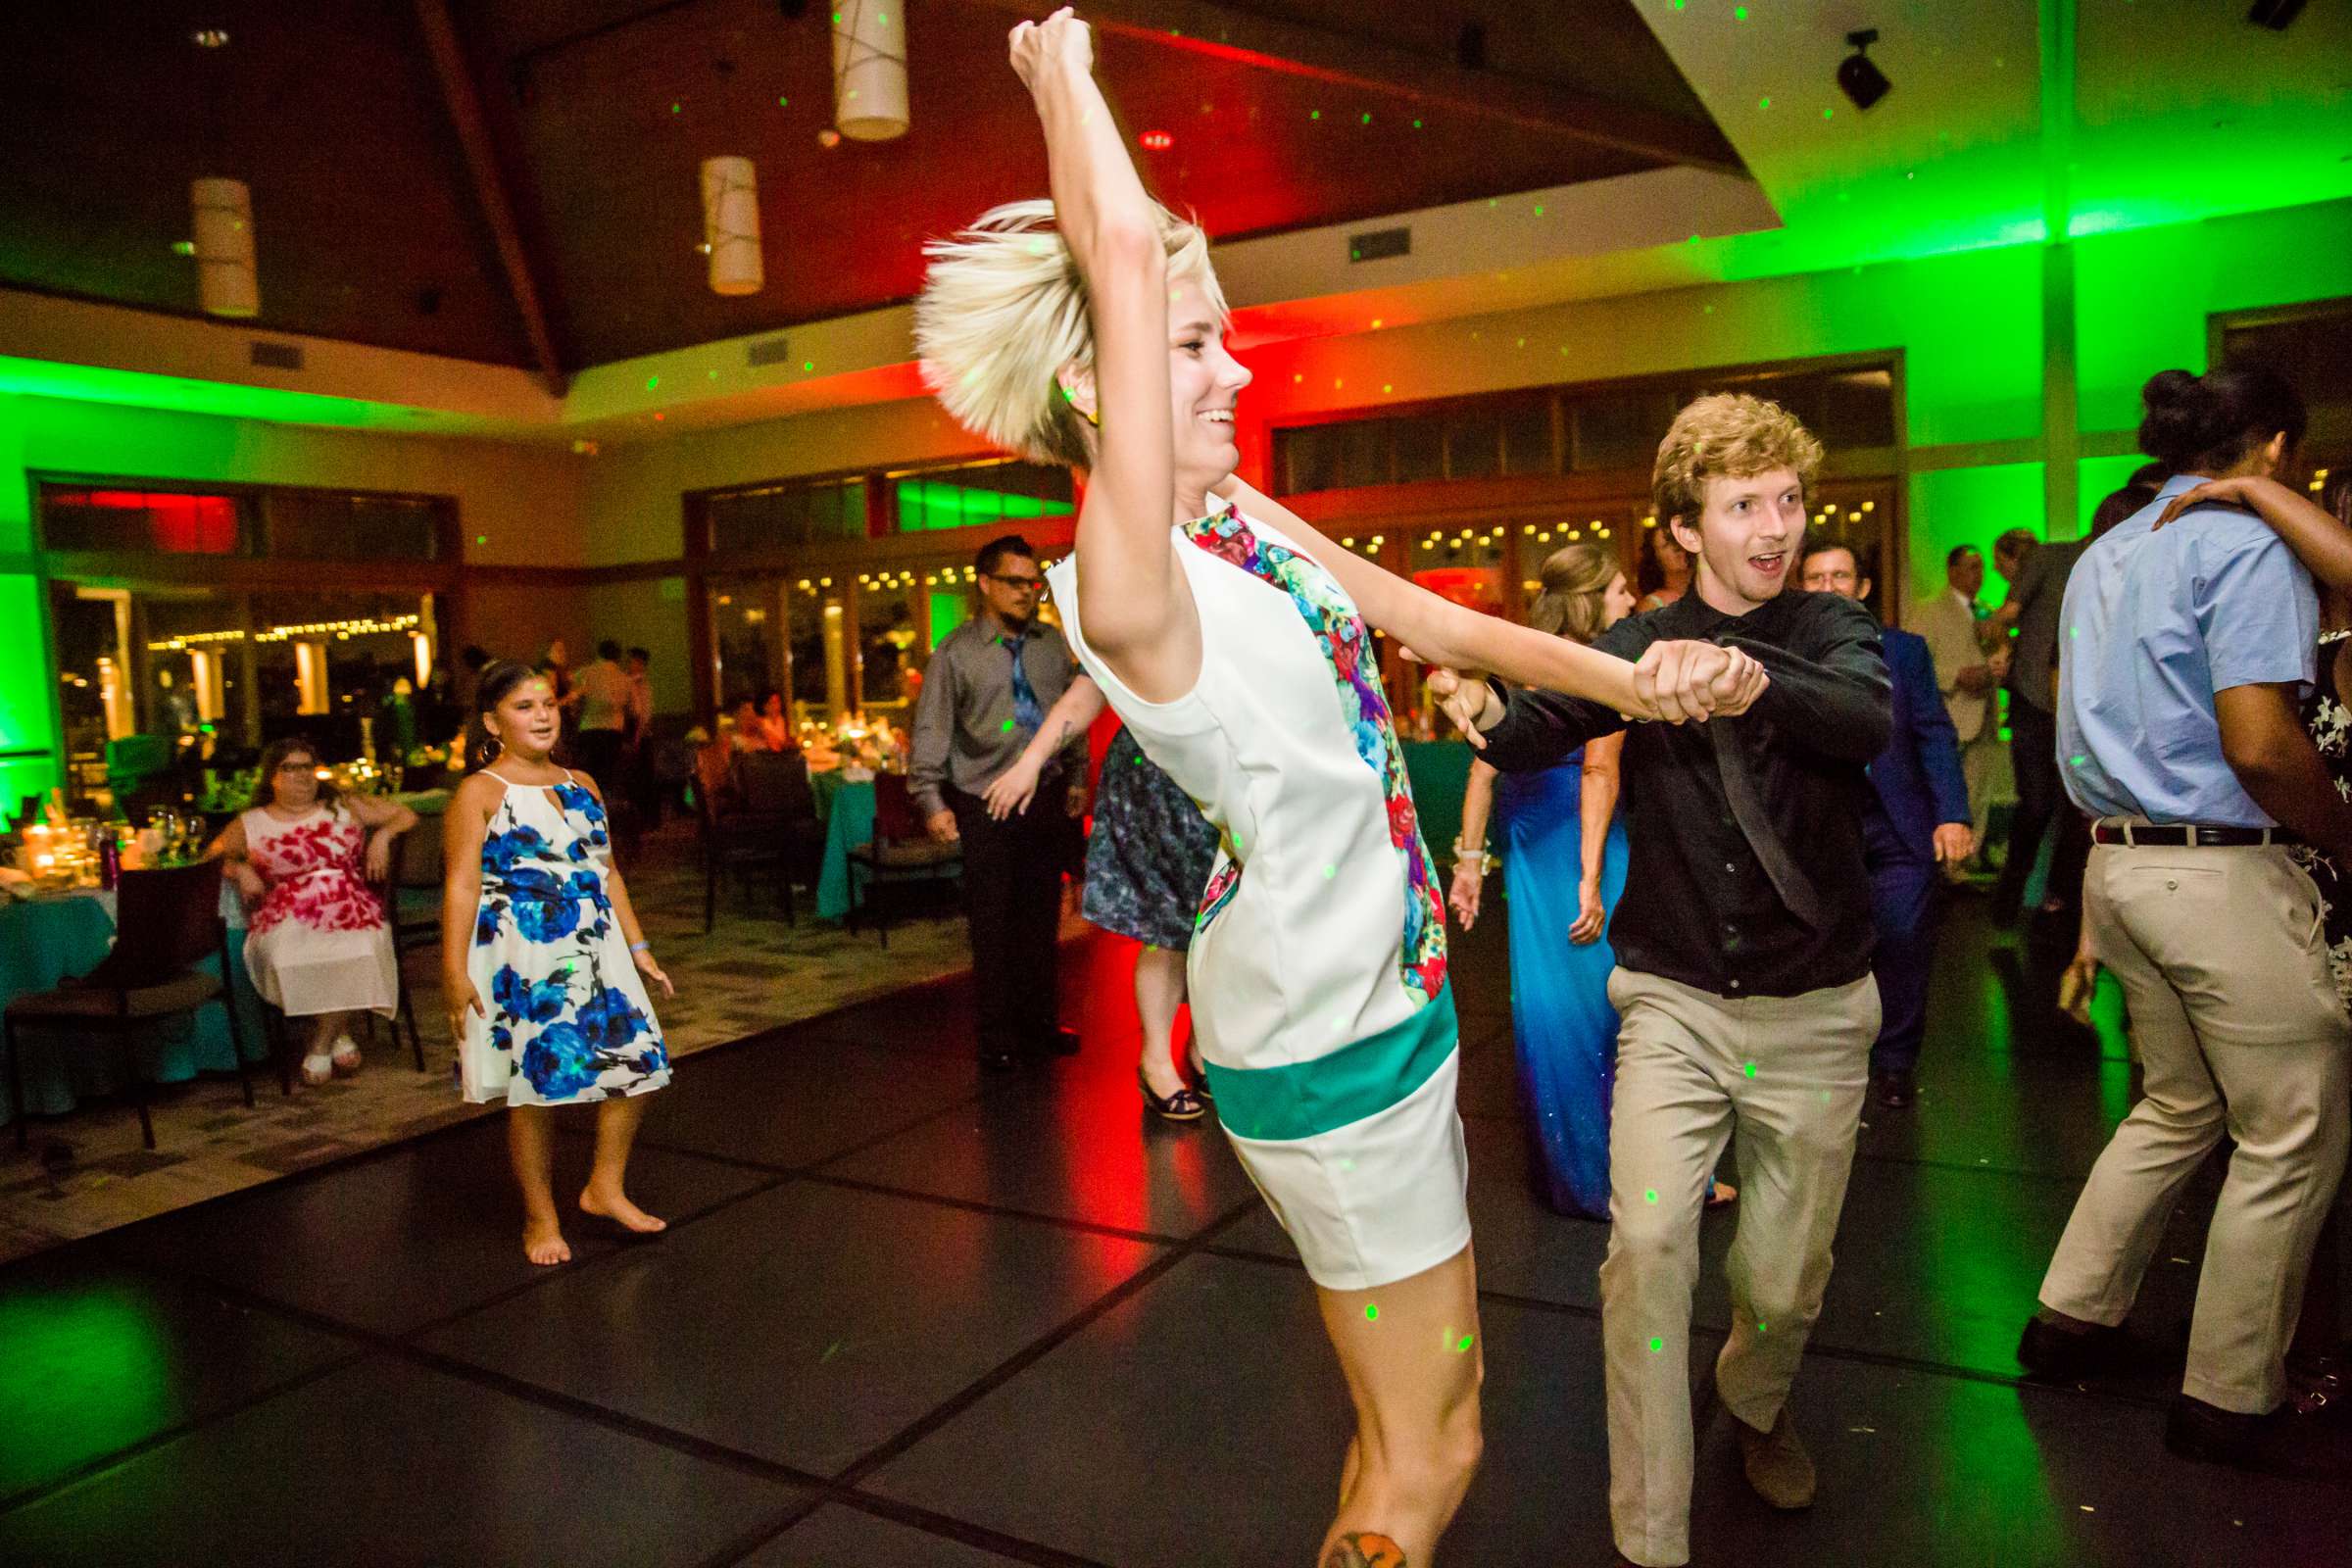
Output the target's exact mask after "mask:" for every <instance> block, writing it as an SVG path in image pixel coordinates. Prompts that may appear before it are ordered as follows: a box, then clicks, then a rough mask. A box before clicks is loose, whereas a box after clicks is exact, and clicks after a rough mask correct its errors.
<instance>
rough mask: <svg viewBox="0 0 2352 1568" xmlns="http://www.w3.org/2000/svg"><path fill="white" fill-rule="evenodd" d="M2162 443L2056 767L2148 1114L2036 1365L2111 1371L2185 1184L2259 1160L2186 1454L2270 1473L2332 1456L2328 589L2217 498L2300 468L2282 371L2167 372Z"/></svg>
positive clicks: (2249, 1170)
mask: <svg viewBox="0 0 2352 1568" xmlns="http://www.w3.org/2000/svg"><path fill="white" fill-rule="evenodd" d="M2145 396H2146V398H2147V404H2148V417H2147V418H2146V420H2145V421H2144V422H2143V423H2142V424H2141V425H2140V431H2139V439H2140V446H2141V449H2142V450H2143V451H2145V452H2147V453H2148V455H2149V456H2151V457H2153V458H2155V459H2157V460H2158V461H2159V462H2161V463H2163V464H2164V465H2165V466H2166V468H2167V469H2168V470H2169V471H2171V472H2172V473H2174V474H2175V475H2176V476H2177V477H2175V478H2173V479H2172V480H2170V481H2169V482H2168V483H2166V484H2165V486H2164V487H2163V490H2162V491H2161V493H2160V494H2159V497H2158V499H2157V500H2156V501H2155V502H2154V503H2152V504H2151V505H2149V506H2147V507H2144V508H2142V509H2141V510H2140V511H2139V512H2137V513H2135V514H2133V515H2131V516H2130V517H2128V518H2126V519H2125V520H2124V521H2123V522H2121V523H2119V524H2117V525H2116V527H2115V528H2113V529H2112V530H2111V531H2109V532H2108V533H2107V535H2106V536H2105V537H2103V538H2101V539H2100V540H2098V542H2097V543H2095V544H2093V545H2092V546H2091V547H2090V548H2089V550H2088V551H2086V552H2085V553H2084V554H2083V556H2082V562H2081V564H2079V565H2078V566H2077V567H2076V569H2075V572H2074V576H2073V578H2072V580H2071V581H2070V583H2069V584H2068V587H2067V592H2066V601H2065V605H2064V609H2063V610H2062V612H2061V616H2060V625H2061V628H2062V635H2061V637H2060V653H2059V678H2058V744H2059V753H2058V762H2059V771H2060V773H2061V774H2062V775H2063V777H2064V779H2065V781H2066V789H2067V793H2068V794H2069V795H2071V796H2072V797H2073V798H2074V800H2075V802H2076V804H2077V805H2079V806H2081V807H2082V809H2083V810H2085V811H2086V812H2089V813H2091V814H2092V815H2094V816H2096V817H2098V818H2099V821H2098V824H2097V825H2096V826H2095V827H2094V828H2093V829H2092V834H2091V837H2092V840H2093V845H2094V847H2093V849H2092V850H2091V854H2090V863H2089V866H2088V868H2087V870H2086V871H2085V873H2084V875H2083V879H2082V881H2083V887H2082V906H2083V939H2084V942H2085V944H2086V946H2087V947H2088V948H2089V949H2090V951H2091V952H2092V953H2094V954H2095V955H2096V957H2097V959H2098V961H2100V962H2102V963H2104V964H2105V965H2106V966H2107V967H2108V968H2109V969H2110V970H2112V971H2113V972H2114V974H2115V977H2116V979H2117V980H2118V981H2119V982H2121V983H2122V986H2123V990H2124V1000H2125V1003H2126V1005H2127V1006H2128V1007H2129V1008H2130V1011H2131V1033H2132V1038H2133V1041H2134V1043H2135V1044H2136V1045H2137V1046H2138V1048H2139V1056H2140V1062H2141V1066H2142V1068H2143V1076H2142V1085H2143V1098H2142V1099H2141V1100H2140V1101H2139V1103H2137V1104H2135V1105H2133V1106H2132V1108H2131V1114H2130V1115H2129V1116H2127V1117H2125V1118H2124V1122H2123V1125H2122V1126H2120V1127H2118V1128H2117V1129H2116V1131H2115V1137H2114V1139H2113V1140H2112V1141H2111V1142H2110V1143H2109V1144H2108V1146H2107V1148H2106V1150H2105V1152H2102V1153H2101V1154H2100V1155H2099V1159H2098V1163H2097V1164H2096V1165H2095V1166H2094V1167H2092V1170H2091V1173H2090V1179H2089V1180H2088V1181H2087V1182H2086V1183H2084V1185H2083V1188H2082V1197H2081V1199H2079V1200H2078V1201H2076V1204H2075V1211H2074V1214H2073V1216H2072V1217H2071V1218H2070V1219H2069V1220H2068V1221H2067V1226H2066V1234H2065V1236H2064V1237H2063V1238H2061V1240H2060V1241H2059V1243H2058V1250H2057V1252H2056V1254H2055V1255H2053V1256H2052V1257H2051V1259H2050V1267H2049V1272H2048V1274H2047V1275H2045V1276H2044V1278H2043V1280H2042V1284H2041V1293H2040V1294H2041V1311H2040V1312H2039V1313H2038V1314H2036V1315H2035V1317H2034V1320H2033V1321H2031V1322H2029V1323H2028V1324H2027V1325H2026V1333H2025V1338H2024V1340H2023V1341H2022V1342H2021V1343H2020V1344H2019V1346H2018V1352H2017V1354H2018V1359H2019V1360H2020V1361H2022V1362H2024V1363H2025V1365H2026V1366H2027V1368H2028V1369H2029V1370H2031V1371H2032V1372H2034V1373H2035V1374H2036V1375H2039V1376H2042V1377H2050V1378H2058V1379H2065V1380H2070V1381H2071V1380H2073V1379H2075V1378H2078V1377H2082V1376H2083V1375H2085V1374H2091V1373H2095V1372H2097V1371H2099V1370H2101V1369H2102V1368H2103V1367H2104V1366H2106V1365H2111V1364H2112V1363H2113V1361H2114V1360H2115V1355H2116V1350H2117V1348H2118V1346H2119V1344H2120V1342H2122V1341H2123V1339H2124V1330H2123V1326H2122V1325H2123V1323H2124V1320H2125V1318H2126V1317H2128V1316H2129V1315H2130V1313H2131V1305H2132V1302H2133V1299H2135V1298H2136V1297H2137V1295H2138V1293H2139V1285H2140V1280H2141V1278H2142V1277H2143V1276H2144V1275H2145V1273H2146V1271H2147V1266H2148V1262H2149V1260H2150V1258H2151V1256H2152V1255H2153V1253H2154V1251H2155V1249H2156V1245H2157V1243H2158V1242H2159V1241H2160V1240H2162V1238H2163V1236H2164V1231H2165V1226H2166V1223H2167V1222H2168V1220H2169V1219H2170V1218H2171V1216H2172V1211H2173V1206H2174V1203H2175V1202H2176V1201H2177V1200H2178V1199H2179V1197H2180V1191H2181V1188H2182V1187H2183V1186H2185V1185H2186V1183H2187V1181H2188V1179H2189V1178H2190V1177H2191V1176H2192V1175H2193V1174H2195V1172H2196V1169H2197V1167H2198V1166H2199V1165H2200V1164H2202V1163H2203V1162H2204V1160H2205V1158H2206V1156H2207V1155H2208V1154H2210V1153H2211V1152H2213V1151H2214V1149H2215V1148H2216V1147H2218V1146H2219V1145H2220V1143H2221V1142H2222V1139H2223V1137H2224V1136H2225V1134H2226V1135H2228V1136H2229V1137H2230V1138H2232V1139H2234V1140H2235V1141H2236V1145H2237V1147H2236V1149H2235V1151H2234V1152H2232V1153H2231V1155H2230V1159H2229V1177H2228V1179H2227V1180H2226V1181H2225V1182H2224V1183H2223V1186H2222V1192H2221V1196H2220V1198H2219V1200H2218V1201H2216V1202H2215V1204H2214V1211H2213V1222H2212V1226H2211V1228H2210V1229H2209V1231H2208V1232H2207V1236H2206V1244H2205V1267H2204V1272H2203V1274H2202V1276H2201V1277H2200V1279H2199V1281H2198V1285H2197V1308H2196V1316H2195V1318H2194V1319H2193V1320H2192V1322H2191V1325H2190V1329H2189V1343H2188V1368H2187V1375H2186V1376H2185V1378H2184V1379H2183V1380H2182V1383H2181V1393H2180V1397H2179V1398H2178V1399H2177V1400H2176V1401H2175V1402H2174V1405H2173V1409H2172V1412H2171V1415H2170V1417H2169V1418H2168V1419H2167V1421H2166V1424H2165V1446H2167V1447H2169V1448H2171V1449H2172V1450H2173V1451H2174V1452H2176V1453H2180V1454H2183V1455H2186V1456H2188V1457H2191V1458H2198V1459H2208V1460H2215V1461H2219V1462H2222V1463H2228V1464H2234V1465H2238V1466H2241V1467H2244V1468H2249V1469H2262V1470H2273V1469H2288V1470H2300V1469H2305V1468H2309V1467H2310V1465H2311V1457H2310V1447H2311V1445H2310V1441H2309V1434H2308V1433H2307V1432H2298V1431H2296V1430H2294V1429H2293V1427H2292V1425H2291V1423H2290V1421H2289V1420H2288V1419H2287V1417H2288V1415H2289V1411H2288V1409H2287V1407H2286V1404H2285V1366H2284V1361H2285V1352H2286V1346H2287V1341H2288V1338H2289V1337H2290V1335H2291V1334H2292V1332H2293V1329H2294V1321H2295V1312H2296V1309H2297V1306H2298V1303H2299V1302H2300V1300H2301V1298H2302V1293H2303V1284H2304V1279H2305V1277H2306V1275H2307V1273H2308V1271H2309V1268H2310V1262H2311V1250H2312V1246H2313V1244H2314V1243H2315V1242H2316V1241H2317V1240H2318V1239H2319V1233H2320V1229H2321V1227H2322V1225H2323V1224H2324V1223H2325V1222H2326V1219H2327V1211H2328V1208H2329V1206H2330V1204H2331V1202H2332V1201H2333V1198H2334V1194H2335V1186H2336V1180H2337V1178H2338V1177H2339V1176H2340V1175H2341V1173H2342V1171H2343V1166H2344V1153H2345V1148H2346V1144H2347V1140H2348V1136H2352V1129H2348V1125H2347V1124H2348V1122H2352V1117H2348V1115H2347V1100H2348V1099H2352V1025H2348V1024H2347V1022H2346V1019H2345V1015H2344V1010H2343V1008H2342V1006H2341V1005H2339V1004H2338V1002H2337V1001H2336V997H2335V990H2334V985H2333V982H2332V981H2331V979H2330V978H2329V975H2328V969H2327V954H2326V949H2325V946H2324V944H2323V941H2322V939H2321V935H2320V912H2321V902H2320V895H2319V890H2318V888H2317V887H2316V886H2314V884H2313V883H2312V880H2311V878H2310V876H2309V875H2308V874H2306V873H2305V872H2304V870H2303V869H2302V867H2300V866H2299V865H2297V864H2296V863H2295V861H2294V860H2293V858H2291V856H2290V855H2289V852H2288V850H2287V848H2286V847H2285V846H2286V842H2288V841H2290V840H2291V839H2294V838H2300V839H2301V840H2303V841H2304V842H2306V843H2309V844H2313V845H2316V846H2318V847H2319V848H2321V849H2323V850H2326V851H2327V852H2329V853H2331V854H2345V853H2352V806H2347V805H2346V803H2345V802H2343V801H2342V800H2341V799H2340V798H2338V796H2337V795H2336V792H2335V789H2334V787H2333V786H2332V785H2331V784H2330V783H2329V782H2328V777H2327V769H2326V768H2325V766H2324V765H2323V764H2322V763H2321V760H2320V756H2319V753H2318V751H2317V749H2316V748H2315V747H2314V746H2313V745H2312V741H2311V738H2310V736H2309V735H2308V734H2307V733H2306V732H2305V731H2304V729H2303V726H2302V722H2301V718H2300V713H2299V708H2300V704H2301V700H2302V698H2303V695H2304V694H2305V692H2306V691H2307V689H2308V688H2309V686H2310V684H2311V682H2312V679H2313V677H2314V675H2315V673H2316V670H2315V665H2316V662H2317V660H2316V657H2315V655H2316V649H2317V646H2318V637H2319V603H2318V598H2317V596H2316V595H2315V594H2314V592H2313V589H2312V583H2311V579H2310V577H2309V575H2308V574H2307V573H2306V572H2305V571H2304V569H2303V567H2302V565H2301V564H2299V563H2298V562H2297V561H2296V560H2295V559H2294V557H2293V556H2292V555H2291V554H2290V553H2289V552H2288V551H2287V549H2286V547H2285V545H2284V544H2283V543H2282V542H2281V541H2280V540H2279V538H2278V536H2277V535H2276V534H2275V533H2273V532H2272V530H2271V528H2270V526H2269V525H2268V524H2267V523H2265V522H2263V521H2262V520H2261V519H2259V518H2258V517H2255V516H2252V515H2248V514H2246V513H2243V512H2240V511H2236V510H2234V509H2231V508H2229V507H2221V506H2212V505H2198V506H2195V507H2191V508H2189V509H2187V510H2186V511H2184V512H2182V513H2181V514H2180V515H2179V516H2178V517H2177V518H2175V519H2174V520H2173V521H2171V522H2170V523H2165V524H2164V525H2163V526H2162V527H2159V526H2158V524H2159V523H2160V521H2161V519H2162V518H2163V517H2164V515H2165V513H2166V511H2167V509H2168V508H2169V507H2170V505H2171V503H2172V502H2173V500H2174V499H2175V498H2176V497H2179V496H2182V495H2185V494H2186V493H2187V492H2188V491H2190V490H2192V489H2194V488H2195V487H2197V486H2198V485H2200V484H2202V483H2204V482H2206V481H2207V480H2215V479H2248V478H2253V477H2257V476H2259V477H2263V478H2269V477H2271V476H2273V475H2275V474H2277V473H2278V471H2279V470H2280V469H2290V470H2291V468H2292V466H2293V456H2294V449H2295V446H2296V445H2297V443H2298V442H2299V441H2300V439H2301V437H2302V434H2303V425H2304V416H2303V407H2302V403H2301V400H2300V399H2298V398H2297V397H2296V396H2295V394H2294V391H2293V389H2292V388H2290V387H2288V386H2287V385H2286V384H2285V383H2284V382H2283V381H2281V380H2279V379H2278V377H2277V376H2276V375H2273V374H2271V373H2269V372H2267V371H2261V370H2227V369H2225V370H2218V371H2215V372H2214V373H2212V374H2210V375H2205V376H2193V375H2190V374H2188V373H2187V372H2186V371H2184V370H2167V371H2165V372H2163V373H2162V374H2160V375H2158V376H2156V377H2155V378H2154V379H2152V380H2151V381H2149V383H2148V385H2147V388H2146V393H2145Z"/></svg>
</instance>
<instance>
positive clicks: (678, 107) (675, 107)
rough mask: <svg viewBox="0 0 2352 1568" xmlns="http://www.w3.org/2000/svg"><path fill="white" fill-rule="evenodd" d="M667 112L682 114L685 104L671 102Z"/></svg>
mask: <svg viewBox="0 0 2352 1568" xmlns="http://www.w3.org/2000/svg"><path fill="white" fill-rule="evenodd" d="M669 112H670V113H671V114H673V115H682V114H684V113H685V112H686V106H685V105H684V104H676V103H673V104H671V105H670V106H669Z"/></svg>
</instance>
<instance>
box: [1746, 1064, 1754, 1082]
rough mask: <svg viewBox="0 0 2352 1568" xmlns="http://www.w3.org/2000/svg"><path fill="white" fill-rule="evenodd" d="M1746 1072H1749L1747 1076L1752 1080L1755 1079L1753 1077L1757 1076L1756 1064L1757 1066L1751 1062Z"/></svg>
mask: <svg viewBox="0 0 2352 1568" xmlns="http://www.w3.org/2000/svg"><path fill="white" fill-rule="evenodd" d="M1746 1071H1747V1075H1748V1076H1749V1077H1750V1078H1753V1077H1754V1076H1755V1075H1756V1064H1755V1063H1754V1062H1752V1061H1751V1062H1749V1063H1748V1064H1747V1068H1746Z"/></svg>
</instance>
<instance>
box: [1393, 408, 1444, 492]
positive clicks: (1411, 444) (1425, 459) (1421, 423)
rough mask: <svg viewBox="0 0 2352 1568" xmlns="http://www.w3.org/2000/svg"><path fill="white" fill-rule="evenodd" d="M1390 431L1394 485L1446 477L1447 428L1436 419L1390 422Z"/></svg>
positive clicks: (1395, 420)
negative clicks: (1394, 471) (1394, 467)
mask: <svg viewBox="0 0 2352 1568" xmlns="http://www.w3.org/2000/svg"><path fill="white" fill-rule="evenodd" d="M1389 431H1390V435H1391V437H1392V438H1393V440H1394V442H1395V445H1396V452H1397V483H1398V484H1411V483H1413V482H1414V481H1416V480H1420V479H1443V478H1444V477H1446V427H1445V426H1444V425H1443V424H1441V423H1439V422H1438V421H1437V420H1435V419H1393V420H1391V421H1389Z"/></svg>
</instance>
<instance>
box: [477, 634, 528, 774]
mask: <svg viewBox="0 0 2352 1568" xmlns="http://www.w3.org/2000/svg"><path fill="white" fill-rule="evenodd" d="M544 679H546V677H545V676H544V675H541V674H540V673H539V671H537V670H535V669H533V668H532V667H531V666H530V665H528V664H522V663H517V662H515V661H514V660H512V659H502V660H500V661H499V662H497V663H495V664H492V665H491V666H490V667H489V668H488V669H485V670H483V671H482V683H481V685H480V686H478V687H476V688H475V692H476V695H475V697H474V700H473V710H474V711H473V718H472V720H471V721H470V722H468V723H467V724H466V772H468V773H474V772H479V771H480V770H481V769H482V768H485V767H487V766H489V765H490V763H491V761H492V760H494V759H496V758H497V756H498V754H499V752H500V751H501V750H503V748H502V747H501V746H500V745H499V741H498V737H496V736H494V735H492V734H491V733H490V731H489V729H488V728H487V727H485V726H484V725H483V723H482V719H483V718H484V717H485V716H486V715H488V714H491V713H495V712H497V711H498V705H499V704H501V703H503V702H505V701H506V700H507V699H508V698H509V697H512V696H513V695H515V687H517V686H519V685H521V684H522V683H523V682H524V681H526V680H544Z"/></svg>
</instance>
